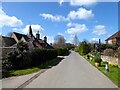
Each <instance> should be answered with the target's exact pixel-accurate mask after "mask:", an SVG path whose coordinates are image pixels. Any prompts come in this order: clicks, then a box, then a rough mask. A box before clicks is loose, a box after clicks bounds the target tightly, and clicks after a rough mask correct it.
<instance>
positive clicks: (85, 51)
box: [79, 41, 90, 55]
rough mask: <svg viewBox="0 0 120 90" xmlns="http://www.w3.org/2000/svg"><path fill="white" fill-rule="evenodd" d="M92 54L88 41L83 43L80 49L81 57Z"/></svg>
mask: <svg viewBox="0 0 120 90" xmlns="http://www.w3.org/2000/svg"><path fill="white" fill-rule="evenodd" d="M89 52H90V46H89V44H88V43H87V42H86V41H83V42H82V43H81V44H80V47H79V53H80V55H86V54H88V53H89Z"/></svg>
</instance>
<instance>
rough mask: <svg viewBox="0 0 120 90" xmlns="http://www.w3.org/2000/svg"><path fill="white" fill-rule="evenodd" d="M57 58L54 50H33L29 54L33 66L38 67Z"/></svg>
mask: <svg viewBox="0 0 120 90" xmlns="http://www.w3.org/2000/svg"><path fill="white" fill-rule="evenodd" d="M56 57H57V50H54V49H37V48H36V49H34V50H33V51H32V53H31V59H32V64H33V65H39V64H41V63H43V62H46V61H48V60H51V59H54V58H56Z"/></svg>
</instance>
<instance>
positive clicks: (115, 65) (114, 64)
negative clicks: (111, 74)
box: [109, 62, 118, 67]
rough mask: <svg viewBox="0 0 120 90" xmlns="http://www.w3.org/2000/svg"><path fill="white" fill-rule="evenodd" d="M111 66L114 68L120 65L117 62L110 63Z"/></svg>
mask: <svg viewBox="0 0 120 90" xmlns="http://www.w3.org/2000/svg"><path fill="white" fill-rule="evenodd" d="M109 65H110V66H112V67H118V63H115V62H109Z"/></svg>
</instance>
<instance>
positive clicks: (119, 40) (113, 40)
mask: <svg viewBox="0 0 120 90" xmlns="http://www.w3.org/2000/svg"><path fill="white" fill-rule="evenodd" d="M105 41H106V44H118V45H120V30H119V31H118V32H116V33H115V34H113V35H112V36H110V37H108V38H107V39H106V40H105Z"/></svg>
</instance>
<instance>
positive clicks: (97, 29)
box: [92, 25, 107, 36]
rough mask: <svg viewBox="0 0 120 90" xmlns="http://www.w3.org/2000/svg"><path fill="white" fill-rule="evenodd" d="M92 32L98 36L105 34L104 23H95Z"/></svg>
mask: <svg viewBox="0 0 120 90" xmlns="http://www.w3.org/2000/svg"><path fill="white" fill-rule="evenodd" d="M92 33H94V34H96V35H98V36H101V35H104V34H106V33H107V32H106V27H105V26H104V25H97V26H95V27H94V30H93V32H92Z"/></svg>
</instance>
